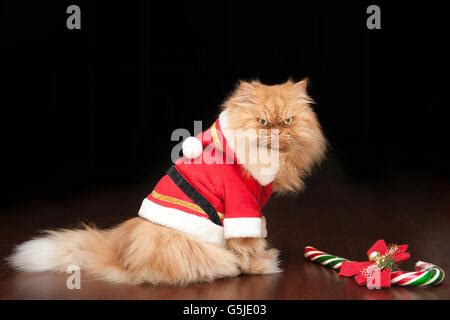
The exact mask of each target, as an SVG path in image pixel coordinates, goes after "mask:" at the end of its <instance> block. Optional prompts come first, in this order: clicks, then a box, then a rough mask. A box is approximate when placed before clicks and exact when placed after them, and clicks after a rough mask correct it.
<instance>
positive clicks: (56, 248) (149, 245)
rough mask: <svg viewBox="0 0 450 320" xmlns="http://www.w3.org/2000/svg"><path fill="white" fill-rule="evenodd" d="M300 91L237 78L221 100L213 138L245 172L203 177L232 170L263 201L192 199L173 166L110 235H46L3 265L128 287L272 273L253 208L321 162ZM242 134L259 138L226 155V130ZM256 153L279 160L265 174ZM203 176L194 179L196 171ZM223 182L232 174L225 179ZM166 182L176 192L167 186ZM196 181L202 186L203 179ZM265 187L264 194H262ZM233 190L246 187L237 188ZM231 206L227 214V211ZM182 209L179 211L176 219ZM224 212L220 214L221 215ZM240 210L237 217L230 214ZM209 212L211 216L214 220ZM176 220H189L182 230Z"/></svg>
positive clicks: (272, 260)
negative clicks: (78, 273) (72, 273)
mask: <svg viewBox="0 0 450 320" xmlns="http://www.w3.org/2000/svg"><path fill="white" fill-rule="evenodd" d="M306 85H307V83H306V80H303V81H300V82H298V83H293V82H291V81H288V82H286V83H284V84H281V85H274V86H267V85H263V84H261V83H260V82H257V81H253V82H240V84H239V86H238V87H237V88H236V90H235V91H234V92H233V93H232V94H231V96H230V97H229V98H228V99H227V100H226V101H225V102H224V104H223V111H222V112H221V114H220V116H219V119H220V132H221V133H223V138H224V141H227V142H228V143H229V147H230V148H231V150H232V151H233V154H234V155H236V158H237V159H238V160H239V162H240V163H239V168H240V167H242V173H243V175H242V176H239V175H238V173H236V172H235V171H236V170H239V169H236V170H235V168H237V167H226V166H227V164H224V165H223V166H218V167H211V168H212V169H211V170H213V171H212V172H213V174H212V175H210V176H212V179H216V177H215V176H216V174H215V171H214V170H216V169H214V168H218V169H217V170H218V171H220V170H222V168H228V169H227V170H231V171H229V172H231V173H233V174H235V173H236V175H237V176H238V178H236V179H237V180H239V179H242V180H243V181H244V180H245V181H246V182H245V183H248V184H249V185H251V187H252V188H253V189H252V190H253V191H252V192H257V194H258V197H259V196H261V199H262V198H264V200H261V201H260V202H258V203H256V202H255V201H253V200H254V199H253V198H252V195H253V193H252V194H250V193H249V195H248V196H246V198H245V199H247V200H245V199H244V198H243V199H244V200H245V201H247V202H245V201H244V200H241V199H237V198H233V197H240V195H237V196H234V195H233V190H234V192H237V191H236V187H234V186H231V188H230V189H229V190H230V191H226V194H225V195H223V194H222V193H220V192H218V193H217V194H218V195H217V199H216V197H215V194H213V195H208V194H205V193H204V192H200V196H198V194H197V196H195V197H194V196H192V194H191V193H192V192H194V193H197V192H198V191H199V190H200V189H201V188H200V189H199V188H197V187H195V184H194V183H192V185H189V184H190V183H189V179H184V178H186V176H185V177H184V178H183V172H182V170H181V169H182V168H184V167H183V166H184V164H179V165H176V166H175V168H176V167H177V166H178V171H181V175H180V172H178V171H177V170H175V171H177V172H175V174H178V180H177V177H175V178H174V177H173V176H170V175H169V177H168V176H165V177H164V178H163V179H161V181H160V182H159V183H158V185H157V187H155V190H154V192H152V194H151V195H149V197H148V199H146V200H144V203H143V206H142V208H141V211H140V212H139V215H140V217H136V218H132V219H130V220H128V221H125V222H124V223H122V224H120V225H118V226H116V227H114V228H112V229H108V230H97V229H95V228H92V227H89V226H86V227H85V228H84V229H80V230H58V231H47V232H46V234H45V235H44V236H41V237H38V238H35V239H33V240H30V241H27V242H25V243H23V244H21V245H19V246H18V247H17V248H16V250H15V252H14V253H13V254H12V255H11V256H10V257H9V262H10V264H11V265H12V266H13V267H14V268H16V269H18V270H22V271H29V272H41V271H59V272H65V271H66V268H67V267H68V266H69V265H78V266H79V267H80V268H81V269H82V270H84V271H85V272H87V273H89V274H91V275H92V276H94V277H97V278H101V279H105V280H109V281H113V282H123V283H130V284H139V283H144V282H147V283H152V284H159V283H163V284H173V285H184V284H188V283H192V282H200V281H212V280H214V279H217V278H223V277H233V276H237V275H238V274H240V273H246V274H267V273H275V272H280V268H279V266H278V264H279V262H278V250H276V249H273V248H272V249H270V248H268V245H267V243H266V240H265V236H266V234H265V219H264V218H263V217H262V216H260V215H259V211H258V210H257V209H260V207H262V205H263V204H264V202H265V201H266V200H267V199H268V196H267V195H270V192H276V193H286V192H291V191H299V190H301V189H302V188H303V187H304V182H303V178H304V177H305V176H306V175H308V174H309V173H310V172H311V169H312V168H313V166H314V165H315V164H317V163H319V162H320V161H321V160H322V158H323V156H324V153H325V149H326V140H325V138H324V136H323V134H322V131H321V128H320V125H319V123H318V120H317V118H316V115H315V113H314V112H313V110H312V108H311V106H310V104H311V102H312V100H311V99H310V97H309V96H308V94H307V92H306ZM248 129H254V130H259V131H258V132H263V133H262V134H258V135H257V136H256V140H255V141H253V142H254V143H252V142H251V141H250V140H249V141H248V142H247V144H246V145H245V146H244V148H241V149H239V150H235V149H233V148H236V145H233V144H232V143H231V140H232V138H233V136H232V135H233V132H235V131H236V130H248ZM260 129H263V130H262V131H261V130H260ZM210 130H211V134H212V140H214V142H215V143H218V144H220V143H219V142H217V141H216V140H217V138H216V136H215V134H217V132H216V131H215V130H216V128H215V127H214V128H213V127H212V129H210ZM274 138H276V139H274ZM264 148H265V149H264ZM263 149H264V150H266V149H267V150H268V151H270V152H272V153H273V154H276V155H277V163H276V168H275V170H272V171H270V170H269V171H264V169H268V166H269V165H273V163H269V164H268V163H267V162H262V161H258V160H257V161H250V160H249V159H250V158H249V157H247V156H248V155H250V154H253V153H254V152H256V151H261V150H263ZM219 151H220V150H219ZM216 152H218V151H216ZM188 165H189V163H187V164H185V167H187V166H188ZM233 165H234V164H233ZM189 168H194V167H189ZM208 170H210V169H208ZM201 171H202V172H203V171H204V170H201ZM202 172H200V173H199V174H204V173H202ZM264 172H265V173H264ZM172 173H173V172H172ZM218 175H219V173H217V176H218ZM246 176H248V178H246ZM201 178H202V179H203V178H204V176H202V177H201ZM171 179H172V180H171ZM180 179H181V180H180ZM217 179H218V181H219V180H220V179H219V178H217ZM223 179H225V180H226V179H233V178H232V177H231V178H230V177H229V174H228V173H225V174H223ZM236 179H235V180H236ZM246 179H247V180H246ZM235 180H230V181H231V182H230V183H234V182H233V181H235ZM237 180H236V181H237ZM239 181H240V180H239ZM190 182H192V180H191V181H190ZM174 183H175V184H176V185H177V186H179V187H180V188H179V189H176V190H175V189H173V188H174V185H175V184H174ZM202 183H203V184H202V185H208V181H206V182H205V181H203V182H202ZM219 183H221V180H220V181H219V182H217V184H219ZM239 183H240V182H239ZM186 184H187V186H186ZM158 186H161V187H158ZM165 186H168V188H169V189H170V188H172V189H173V190H175V191H174V192H175V193H177V194H178V195H179V196H178V198H177V197H173V196H168V195H164V194H163V195H161V192H158V191H159V189H158V188H162V189H161V190H163V189H164V188H163V187H165ZM192 186H194V187H195V188H192ZM223 188H225V189H226V188H227V185H224V186H223ZM169 189H168V190H169ZM195 189H197V190H195ZM164 190H165V189H164ZM180 190H181V191H185V193H186V194H182V192H181V191H180ZM227 190H228V189H227ZM241 190H243V191H241ZM255 190H256V191H255ZM261 190H263V193H260V191H261ZM264 190H268V191H267V193H266V194H264ZM238 192H239V194H242V193H246V192H249V191H248V190H247V189H245V188H244V189H239V190H238ZM201 194H203V197H202V196H201ZM236 194H237V193H236ZM255 194H256V193H255ZM186 195H187V197H186ZM230 195H231V196H230ZM222 196H223V197H222ZM199 197H200V198H201V199H200V200H199V199H198V198H199ZM221 197H222V198H221ZM230 197H231V198H230ZM242 197H244V196H242ZM224 198H227V199H224ZM266 198H267V199H266ZM174 199H175V200H174ZM183 199H184V200H183ZM191 199H192V201H191ZM248 199H250V200H248ZM258 199H259V198H258ZM183 206H184V207H183ZM231 207H233V212H232V213H228V211H230V210H229V209H230V208H231ZM180 208H181V209H183V208H184V209H183V210H184V211H185V212H187V214H186V213H180V212H182V210H181V209H180ZM216 209H217V210H216ZM222 209H223V210H224V211H225V214H224V215H223V214H221V213H220V212H219V211H221V210H222ZM240 209H242V212H238V211H240ZM253 209H254V210H253ZM252 210H253V211H252ZM211 212H212V213H211ZM162 213H164V214H162ZM206 213H207V215H206ZM210 213H211V214H214V213H215V214H217V217H218V218H217V221H216V223H215V224H214V223H212V220H213V218H212V216H211V215H210ZM183 214H184V215H183ZM208 216H209V218H210V220H209V219H208ZM188 218H189V219H188ZM180 221H187V222H186V223H184V224H182V223H181V222H180ZM191 223H192V225H193V226H195V227H192V226H191V225H190V224H191ZM202 228H204V229H202ZM202 237H203V238H202Z"/></svg>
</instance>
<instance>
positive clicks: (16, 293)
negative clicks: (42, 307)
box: [0, 164, 450, 299]
mask: <svg viewBox="0 0 450 320" xmlns="http://www.w3.org/2000/svg"><path fill="white" fill-rule="evenodd" d="M161 172H162V171H161ZM155 178H156V176H155ZM153 183H154V181H148V182H146V183H136V184H134V185H132V186H130V185H127V186H122V187H117V186H116V187H111V186H109V187H102V186H99V185H96V186H92V187H89V188H87V189H86V190H83V191H82V192H79V193H77V194H71V195H66V196H60V197H58V198H57V199H55V198H54V197H53V198H47V199H45V198H43V197H36V198H33V197H32V198H25V199H23V201H21V202H20V204H17V205H15V206H10V207H9V208H3V209H2V211H3V212H2V215H1V216H2V223H1V224H0V243H1V248H0V255H1V257H5V256H6V255H7V254H9V252H10V251H11V249H12V247H13V245H14V244H17V243H19V242H21V241H24V240H26V239H27V238H28V237H30V236H33V235H36V234H37V233H36V231H37V230H39V229H48V228H57V227H70V226H73V225H76V224H77V222H79V221H80V220H82V221H91V222H94V223H96V224H97V225H98V226H100V227H107V226H111V225H113V224H116V223H119V222H121V221H123V220H124V219H127V218H129V217H132V216H134V215H135V214H136V212H137V210H138V207H139V204H140V201H141V199H142V198H143V197H144V196H145V195H146V193H147V192H149V191H150V188H151V187H152V185H153ZM449 199H450V183H449V182H448V181H447V180H446V179H444V178H442V177H441V178H439V176H434V177H433V176H431V175H426V174H419V173H409V174H405V175H400V174H395V175H385V176H380V177H379V178H378V179H374V180H370V181H358V180H355V179H352V178H350V177H349V176H348V175H346V174H345V171H343V170H342V169H341V168H340V167H339V166H337V165H336V164H329V165H327V166H326V167H325V168H324V169H322V170H320V171H319V173H318V174H316V175H315V176H314V177H313V178H311V179H310V181H309V184H308V188H307V190H306V191H305V192H303V193H302V194H301V195H299V196H296V197H290V198H273V199H271V201H270V202H269V204H268V205H267V207H266V208H265V214H266V216H267V218H268V223H269V225H268V228H269V239H270V241H271V242H272V244H273V245H274V246H275V247H277V248H278V249H280V250H281V252H282V266H283V269H284V272H283V273H281V274H277V275H271V276H240V277H237V278H234V279H225V280H219V281H216V282H214V283H212V284H194V285H190V286H187V287H166V286H151V285H142V286H128V285H114V284H109V283H105V282H102V281H96V280H90V279H88V278H85V277H83V278H82V283H81V289H80V290H68V289H66V279H67V276H68V275H66V274H52V273H36V274H29V273H20V272H14V271H12V270H10V269H9V268H8V267H6V266H5V265H4V264H3V263H2V266H1V269H0V271H1V275H0V299H80V298H81V299H450V284H449V280H448V279H447V280H446V281H445V282H444V283H443V284H442V285H440V286H438V287H433V288H391V289H388V290H378V291H377V290H368V289H366V288H360V287H358V286H357V285H356V284H355V283H354V282H353V280H352V279H345V278H341V277H339V276H338V275H337V274H336V273H335V272H334V271H332V270H328V269H325V268H323V267H321V266H318V265H315V264H312V263H309V262H306V261H305V260H304V258H303V248H304V247H305V246H306V245H313V246H316V247H318V248H320V249H322V250H324V251H328V252H329V253H334V254H338V255H341V256H343V257H347V258H350V259H365V252H366V250H367V249H368V247H369V246H370V245H371V244H372V243H373V242H374V241H375V240H377V239H380V238H384V239H386V241H387V242H396V243H409V244H410V252H411V255H412V258H411V261H409V262H407V263H405V264H404V265H403V266H404V268H405V269H410V270H412V269H413V266H414V263H415V262H416V261H417V260H424V261H428V262H432V263H435V264H437V265H439V266H441V267H442V268H444V270H449V267H450V255H449V253H450V250H449V249H450V201H449Z"/></svg>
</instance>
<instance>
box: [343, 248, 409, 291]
mask: <svg viewBox="0 0 450 320" xmlns="http://www.w3.org/2000/svg"><path fill="white" fill-rule="evenodd" d="M406 250H408V245H407V244H402V245H396V244H390V245H389V246H387V245H386V242H385V241H384V240H378V241H377V242H375V243H374V245H373V246H372V247H371V248H370V249H369V250H368V251H367V256H368V257H369V261H367V262H359V261H345V262H342V265H341V270H340V272H339V275H341V276H344V277H354V278H355V280H356V282H357V283H358V284H359V285H360V286H362V285H364V284H367V286H368V287H369V286H370V285H372V286H373V282H374V281H375V282H376V283H375V285H374V287H379V288H389V287H390V286H391V271H392V267H393V266H394V264H395V263H399V262H401V261H405V260H408V259H409V253H408V252H406Z"/></svg>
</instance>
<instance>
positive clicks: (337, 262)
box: [305, 246, 445, 287]
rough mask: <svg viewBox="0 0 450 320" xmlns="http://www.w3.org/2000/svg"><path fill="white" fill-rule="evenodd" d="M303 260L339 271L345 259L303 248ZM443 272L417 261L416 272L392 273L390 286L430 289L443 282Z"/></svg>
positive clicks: (426, 263)
mask: <svg viewBox="0 0 450 320" xmlns="http://www.w3.org/2000/svg"><path fill="white" fill-rule="evenodd" d="M305 258H306V259H307V260H309V261H312V262H315V263H319V264H321V265H323V266H325V267H327V268H331V269H334V270H339V268H340V267H341V264H342V262H344V261H348V260H347V259H345V258H341V257H338V256H334V255H332V254H329V253H325V252H323V251H320V250H319V249H316V248H314V247H311V246H307V247H305ZM444 278H445V272H444V270H442V269H441V268H440V267H438V266H435V265H434V264H431V263H428V262H423V261H418V262H417V263H416V271H413V272H406V271H394V272H392V274H391V284H392V285H396V286H402V287H431V286H435V285H438V284H440V283H442V282H443V281H444Z"/></svg>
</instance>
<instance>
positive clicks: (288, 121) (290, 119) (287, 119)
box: [283, 117, 294, 126]
mask: <svg viewBox="0 0 450 320" xmlns="http://www.w3.org/2000/svg"><path fill="white" fill-rule="evenodd" d="M293 120H294V119H292V117H289V118H286V119H284V120H283V124H284V125H286V126H288V125H290V124H291V123H292V121H293Z"/></svg>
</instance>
